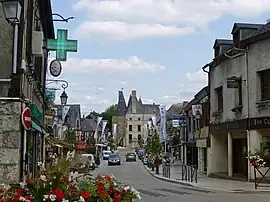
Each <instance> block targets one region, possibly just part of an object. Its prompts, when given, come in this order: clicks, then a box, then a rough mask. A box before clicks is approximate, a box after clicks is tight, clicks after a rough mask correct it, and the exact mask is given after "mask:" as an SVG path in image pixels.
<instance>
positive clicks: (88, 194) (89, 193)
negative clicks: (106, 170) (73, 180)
mask: <svg viewBox="0 0 270 202" xmlns="http://www.w3.org/2000/svg"><path fill="white" fill-rule="evenodd" d="M81 196H82V197H83V198H84V199H88V198H89V197H90V196H91V192H90V191H89V190H85V191H84V192H82V193H81Z"/></svg>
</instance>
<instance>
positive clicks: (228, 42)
mask: <svg viewBox="0 0 270 202" xmlns="http://www.w3.org/2000/svg"><path fill="white" fill-rule="evenodd" d="M218 45H233V40H230V39H216V40H215V42H214V46H213V48H216V47H217V46H218Z"/></svg>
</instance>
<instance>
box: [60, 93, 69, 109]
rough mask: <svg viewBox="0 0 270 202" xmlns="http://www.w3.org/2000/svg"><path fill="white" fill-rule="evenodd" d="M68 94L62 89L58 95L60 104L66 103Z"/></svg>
mask: <svg viewBox="0 0 270 202" xmlns="http://www.w3.org/2000/svg"><path fill="white" fill-rule="evenodd" d="M67 99H68V95H67V93H66V91H65V90H64V91H63V93H62V94H61V96H60V100H61V105H63V106H65V105H66V104H67Z"/></svg>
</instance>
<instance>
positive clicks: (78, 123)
mask: <svg viewBox="0 0 270 202" xmlns="http://www.w3.org/2000/svg"><path fill="white" fill-rule="evenodd" d="M76 125H77V128H79V127H80V122H79V121H78V120H77V124H76Z"/></svg>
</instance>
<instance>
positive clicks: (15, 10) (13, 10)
mask: <svg viewBox="0 0 270 202" xmlns="http://www.w3.org/2000/svg"><path fill="white" fill-rule="evenodd" d="M0 3H1V4H2V7H3V11H4V15H5V18H6V20H7V21H8V22H9V23H10V24H12V25H13V26H14V39H13V62H12V73H13V74H16V73H17V58H18V30H19V23H20V16H21V11H22V2H21V0H0Z"/></svg>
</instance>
